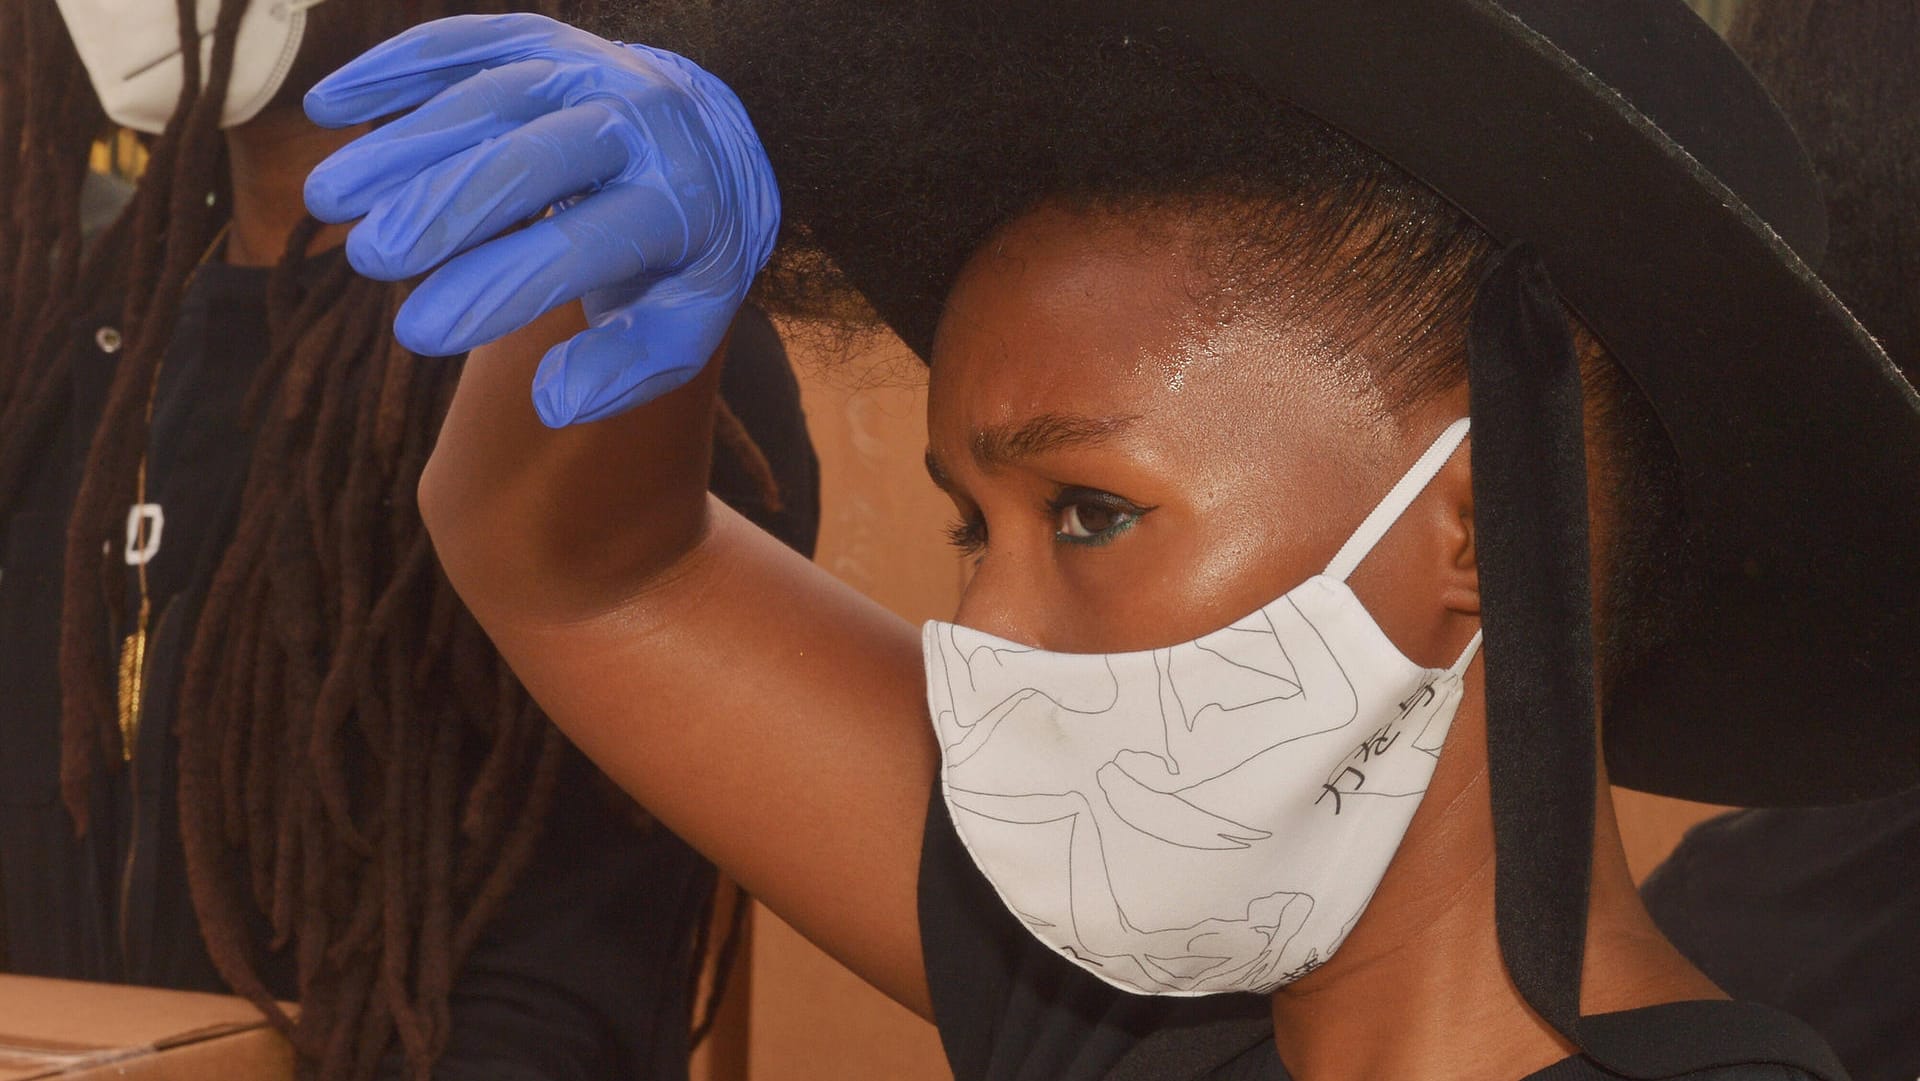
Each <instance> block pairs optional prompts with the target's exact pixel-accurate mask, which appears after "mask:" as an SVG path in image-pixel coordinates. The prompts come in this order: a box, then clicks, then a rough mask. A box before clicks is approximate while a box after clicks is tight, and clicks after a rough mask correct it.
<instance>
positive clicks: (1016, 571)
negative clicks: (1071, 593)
mask: <svg viewBox="0 0 1920 1081" xmlns="http://www.w3.org/2000/svg"><path fill="white" fill-rule="evenodd" d="M1040 570H1041V568H1039V567H1035V566H1033V563H1032V561H1031V560H1020V559H1017V558H1013V557H1011V556H1010V555H1006V554H1002V553H994V552H991V551H989V552H988V554H987V556H986V557H985V558H983V559H981V560H980V562H979V564H978V566H976V567H975V569H974V572H973V576H972V577H971V578H970V579H969V580H968V581H967V585H966V588H965V589H964V590H962V591H961V593H960V607H959V609H958V610H957V611H956V612H955V613H954V617H953V621H954V622H955V623H958V624H960V625H961V626H962V627H971V628H973V629H974V630H977V631H984V632H986V633H987V634H991V635H994V636H995V637H999V638H1005V639H1006V640H1008V641H1010V642H1018V643H1020V644H1021V645H1026V646H1034V647H1037V648H1042V649H1044V648H1047V642H1046V623H1047V621H1046V618H1045V613H1046V611H1047V591H1046V588H1045V586H1044V584H1043V583H1042V582H1041V580H1040V578H1041V575H1040Z"/></svg>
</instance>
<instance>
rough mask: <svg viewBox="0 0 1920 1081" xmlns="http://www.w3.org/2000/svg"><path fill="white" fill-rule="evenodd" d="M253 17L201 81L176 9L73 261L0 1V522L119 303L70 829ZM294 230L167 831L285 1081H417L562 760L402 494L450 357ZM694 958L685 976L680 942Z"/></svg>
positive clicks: (77, 672) (35, 95) (88, 495)
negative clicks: (133, 529)
mask: <svg viewBox="0 0 1920 1081" xmlns="http://www.w3.org/2000/svg"><path fill="white" fill-rule="evenodd" d="M247 2H248V0H223V2H222V4H221V6H220V10H219V14H218V16H217V20H216V22H215V25H214V27H213V30H212V43H213V44H212V52H211V56H210V59H209V61H208V63H207V64H206V65H205V68H204V70H203V69H202V65H201V50H200V49H199V48H198V47H197V38H198V33H197V29H198V28H197V27H196V26H195V6H196V5H195V3H194V0H176V6H177V9H178V11H179V16H180V25H181V27H182V29H181V43H182V52H181V56H182V59H183V63H184V66H185V78H184V86H183V90H182V94H181V98H180V105H179V107H178V108H177V109H176V110H175V113H174V116H173V119H172V120H171V122H170V123H169V124H168V126H167V128H166V130H165V131H164V132H163V133H162V134H161V135H160V136H159V137H158V138H157V139H155V140H154V141H153V142H152V143H151V146H150V156H149V161H148V166H147V169H146V171H145V174H144V176H143V177H142V180H141V183H140V185H139V189H138V192H137V194H136V196H135V198H134V201H133V203H132V204H131V205H130V206H129V208H128V209H127V211H126V212H125V213H124V214H122V215H121V217H120V218H119V219H118V220H117V221H116V222H115V223H114V225H113V226H112V227H110V228H109V230H108V231H107V233H106V234H105V235H104V236H103V237H102V238H100V239H99V240H98V241H97V242H96V243H95V244H94V246H93V247H92V248H91V250H89V251H87V252H85V253H84V256H83V251H82V244H81V228H80V214H79V193H80V190H81V181H82V179H83V177H84V175H85V171H86V169H87V159H88V151H89V148H90V145H91V143H92V141H93V139H94V138H95V137H96V136H97V135H99V134H100V133H102V131H103V130H105V128H106V118H105V116H104V115H103V114H102V112H101V109H100V106H99V104H98V102H97V100H96V99H95V97H94V95H93V93H92V90H91V87H90V86H89V84H88V82H87V78H86V74H85V71H84V69H83V68H82V67H81V65H80V64H79V61H78V57H77V55H76V54H75V52H74V49H73V47H72V45H71V43H70V41H69V39H68V37H67V35H66V32H65V28H64V25H63V23H62V21H61V20H60V17H59V14H58V11H57V9H56V8H55V6H54V3H53V0H24V2H16V3H9V4H4V5H0V284H3V285H4V288H5V294H4V303H0V326H3V327H4V332H5V337H4V339H0V340H4V341H5V342H6V343H8V345H9V346H12V347H13V348H10V349H7V350H4V351H0V516H4V515H5V514H6V513H8V511H9V509H10V508H11V507H13V506H15V505H17V502H18V500H19V499H20V497H21V495H22V491H23V489H24V487H25V485H26V482H27V475H28V472H29V464H30V463H31V462H32V461H33V460H34V458H35V456H36V454H37V453H40V452H43V451H44V448H45V446H46V444H47V442H48V440H49V439H50V437H51V435H52V433H53V432H55V431H56V430H57V427H58V423H59V420H60V417H61V415H62V406H63V405H64V401H63V394H64V388H65V387H66V385H67V379H68V374H69V367H68V366H69V364H70V351H69V349H68V342H67V340H66V339H67V331H68V329H69V328H70V325H71V324H72V323H73V321H74V320H75V319H76V318H78V317H79V316H80V315H81V314H82V308H81V306H82V305H83V304H87V303H89V302H90V300H91V298H94V297H96V296H98V295H100V294H101V293H102V292H103V291H106V290H119V291H121V292H122V293H123V295H124V296H125V297H126V302H125V303H126V306H125V310H124V313H123V322H122V326H123V328H124V331H123V338H124V341H125V342H126V346H125V348H124V350H123V352H122V354H121V357H120V360H119V363H118V365H117V367H116V370H115V373H114V377H113V380H112V385H111V389H110V391H109V393H108V397H107V402H106V406H105V411H104V413H103V415H102V417H101V419H100V422H99V426H98V428H97V429H96V431H95V432H94V434H93V438H92V441H91V444H90V447H89V449H88V452H87V458H86V465H85V472H84V476H83V479H82V482H81V487H80V491H79V494H78V497H77V499H76V502H75V506H74V510H73V515H72V519H71V523H70V526H69V532H68V536H67V546H66V579H65V584H64V596H63V612H62V625H61V650H60V678H61V687H62V717H61V735H62V746H61V790H62V794H63V797H64V799H65V802H66V804H67V807H68V809H69V810H70V812H71V813H72V815H73V818H74V821H75V824H76V827H77V828H78V829H80V830H81V831H83V832H84V831H85V830H86V829H87V828H88V825H89V823H88V821H87V818H88V804H89V786H90V783H91V781H92V779H93V778H94V777H95V776H96V775H99V774H101V773H102V772H103V771H105V770H107V769H110V768H114V767H115V766H117V764H118V763H119V762H120V760H121V739H122V737H121V733H120V729H119V726H118V724H117V723H116V702H115V696H114V686H115V679H114V674H115V673H114V668H113V661H112V658H111V654H110V652H109V651H108V650H107V648H106V646H105V643H106V640H107V638H108V637H109V633H108V628H110V627H113V626H115V625H118V624H120V623H121V622H123V618H124V616H125V614H126V613H125V612H124V611H123V608H124V607H125V593H124V589H125V584H124V578H123V574H124V567H122V566H120V564H121V563H122V560H121V559H120V558H119V557H120V552H119V550H118V541H117V539H116V538H115V527H116V525H117V524H118V523H119V521H120V519H121V517H122V516H123V515H124V514H125V509H126V507H127V506H128V505H129V504H130V503H131V502H132V500H133V498H134V494H135V484H136V480H135V478H136V473H137V470H138V463H139V461H140V459H141V455H142V453H143V450H144V447H145V443H146V440H147V428H146V426H145V425H144V424H143V423H142V422H141V421H142V417H143V411H144V409H145V406H146V403H147V401H148V400H149V396H150V394H151V393H152V389H153V386H154V379H155V375H156V373H157V371H158V366H159V363H160V359H161V357H162V355H163V354H164V352H165V350H166V349H167V347H168V343H169V339H170V337H171V335H172V332H173V327H174V323H175V320H176V318H177V317H178V314H179V312H180V307H181V302H182V298H183V295H184V294H185V292H186V289H187V285H188V282H189V279H190V276H191V274H192V272H193V270H194V268H195V266H196V265H197V263H198V262H199V261H200V258H201V256H202V255H203V253H205V252H206V251H207V250H208V248H209V246H210V245H211V244H212V243H213V242H214V240H215V238H216V236H217V235H218V232H219V230H220V229H221V227H222V225H223V224H224V222H225V220H226V217H227V214H228V205H229V199H228V192H227V191H225V190H224V187H225V184H226V183H227V173H226V168H225V158H224V154H225V143H224V140H223V138H222V136H221V134H220V130H219V119H220V113H221V103H222V102H223V101H224V99H225V96H226V87H227V82H228V77H229V74H230V72H231V70H232V64H233V53H234V48H235V41H236V38H237V33H238V26H239V21H240V16H241V14H242V12H243V11H244V9H245V5H246V3H247ZM336 3H358V4H361V5H363V6H365V7H367V8H368V10H367V11H365V12H363V13H360V14H362V15H364V16H365V17H364V18H359V16H358V15H356V16H353V17H354V18H358V19H359V21H360V24H361V25H374V26H379V25H388V24H391V22H392V18H391V17H392V14H393V12H392V11H391V10H390V5H387V6H385V7H381V8H380V9H379V10H376V6H377V5H378V0H336ZM509 6H527V5H524V4H520V5H516V4H512V3H511V2H510V0H497V2H495V0H488V2H485V3H474V2H472V0H429V2H427V3H424V4H422V5H421V7H422V8H425V9H429V10H423V11H420V12H419V13H418V14H419V17H420V18H423V19H424V18H431V17H436V16H438V15H442V14H448V13H451V12H452V11H453V10H459V11H472V10H475V9H476V8H488V7H492V8H505V7H509ZM538 6H539V7H540V8H542V9H543V10H545V11H546V12H547V13H549V14H554V13H556V12H554V11H553V10H552V9H554V8H556V7H558V6H559V0H539V3H538ZM316 229H317V223H314V222H311V221H309V222H308V223H307V224H306V225H305V226H303V227H302V228H301V229H299V230H296V232H295V234H294V235H293V236H292V237H291V238H290V239H289V242H288V244H287V247H286V251H285V254H284V255H283V256H282V258H281V259H280V261H279V263H278V264H277V265H276V266H275V268H274V269H273V271H272V274H271V276H270V279H269V285H268V331H269V342H270V343H271V344H270V353H269V356H268V358H267V360H266V362H265V363H264V365H263V366H262V367H261V369H260V375H259V376H258V378H257V381H256V383H255V385H254V386H253V387H252V388H251V390H250V393H249V395H248V397H247V401H246V406H245V409H246V419H247V421H248V423H249V424H250V426H251V428H252V430H253V432H254V447H253V453H252V458H251V461H250V463H249V471H248V474H247V477H246V481H245V487H244V494H243V495H242V497H241V500H240V504H239V510H238V514H237V520H236V525H235V529H234V533H233V535H232V537H231V540H230V541H229V542H228V544H227V547H226V549H225V552H224V554H223V556H222V557H221V559H220V561H219V564H218V568H217V570H216V572H215V575H214V578H213V581H212V584H211V586H210V588H209V590H208V593H207V596H206V598H205V601H204V605H203V608H202V610H201V613H200V617H199V623H198V626H197V628H196V631H195V635H194V638H193V641H192V645H191V647H190V649H189V651H188V653H187V657H186V671H185V674H184V681H183V685H182V690H181V700H180V703H179V707H180V708H179V711H178V715H179V723H178V736H179V741H180V761H179V778H180V780H179V784H180V791H179V806H180V830H181V836H182V841H183V846H184V850H185V855H186V860H187V869H188V878H189V886H190V889H191V892H192V897H193V904H194V908H195V910H196V913H197V915H198V918H199V922H200V929H201V933H202V937H203V938H204V940H205V943H206V946H207V950H208V953H209V955H210V957H211V959H212V961H213V963H214V965H215V967H216V968H217V970H218V971H219V973H220V974H221V976H222V978H224V979H225V980H226V981H227V982H228V984H229V985H230V986H231V987H232V988H233V989H234V990H235V991H236V992H238V993H240V994H243V995H245V996H247V997H248V998H250V999H252V1000H253V1001H254V1002H255V1003H257V1004H258V1005H259V1007H260V1009H261V1010H262V1011H263V1012H264V1013H266V1014H267V1016H268V1017H269V1018H270V1019H272V1020H273V1021H274V1023H275V1024H276V1025H277V1026H278V1027H280V1028H281V1029H282V1030H283V1031H285V1032H286V1033H287V1034H288V1036H289V1037H291V1039H292V1041H293V1043H294V1046H295V1049H296V1051H297V1052H298V1053H299V1056H300V1059H301V1062H302V1066H303V1072H304V1073H305V1074H307V1075H308V1076H312V1077H317V1078H320V1079H324V1081H334V1079H350V1078H352V1079H357V1078H365V1077H368V1076H370V1074H371V1073H372V1072H373V1070H374V1068H375V1066H376V1064H377V1063H378V1061H379V1060H380V1058H381V1056H382V1055H383V1053H384V1052H385V1050H386V1049H387V1048H388V1046H389V1045H390V1044H392V1043H393V1042H394V1041H395V1040H396V1039H397V1041H398V1044H399V1047H400V1048H401V1049H402V1050H403V1052H404V1054H405V1057H406V1059H407V1061H408V1064H409V1067H410V1071H411V1073H412V1074H413V1075H414V1076H415V1077H418V1078H421V1079H425V1078H426V1077H427V1076H428V1075H429V1073H430V1071H431V1068H432V1065H433V1063H434V1062H435V1061H436V1059H437V1057H438V1056H439V1054H440V1052H441V1051H442V1049H443V1047H444V1046H445V1043H446V1040H447V1036H448V1032H449V1027H450V1025H449V1017H448V995H449V992H450V989H451V986H452V982H453V978H454V974H455V973H456V972H457V971H458V970H459V968H460V965H461V962H462V960H463V958H464V957H465V956H466V954H467V952H468V950H469V948H470V947H472V945H473V944H474V942H475V940H476V938H477V937H478V935H479V932H480V931H481V929H482V928H483V927H485V926H486V924H487V923H488V921H489V920H490V918H491V917H492V916H493V915H494V914H495V913H496V912H497V911H498V909H499V907H500V904H501V902H502V901H503V899H504V898H505V896H506V894H507V892H508V890H509V889H510V888H511V887H512V886H513V884H514V883H515V882H516V880H517V878H518V877H519V875H520V873H521V872H522V870H523V869H524V868H525V867H526V865H527V863H528V862H529V860H530V858H531V857H532V855H533V852H534V849H535V846H536V845H537V843H538V841H539V838H540V836H541V834H542V830H543V826H544V822H545V816H546V812H547V810H548V807H549V804H550V802H551V799H552V796H553V792H554V788H555V784H556V779H557V777H558V774H559V770H560V767H561V764H562V761H563V757H564V755H565V754H566V753H568V749H567V746H566V744H565V743H564V741H563V740H562V738H561V737H560V736H559V734H558V733H557V732H556V730H555V729H554V728H553V727H552V726H551V725H550V724H548V723H547V721H546V720H545V718H544V717H543V716H542V715H541V714H540V712H539V711H538V709H537V708H536V707H535V706H534V704H533V703H532V702H531V700H530V699H529V698H528V697H527V695H526V693H525V691H524V690H522V689H521V687H520V686H519V684H518V682H517V681H515V679H514V678H513V676H512V674H511V673H510V672H509V671H508V670H507V668H506V666H505V665H504V664H503V663H502V662H501V661H500V660H499V658H498V656H497V655H496V654H495V653H494V651H493V649H492V647H491V646H490V645H489V643H488V642H487V640H486V638H485V636H484V635H483V634H482V632H481V631H480V629H479V627H478V626H477V625H476V624H475V623H474V622H473V620H472V619H471V618H470V617H469V616H468V614H467V613H466V611H465V609H464V608H463V607H462V606H461V604H460V602H459V601H458V599H457V598H456V597H455V596H454V594H453V592H452V590H451V588H450V587H449V586H448V585H447V583H446V582H445V580H444V578H443V577H442V576H441V575H440V573H439V571H438V567H437V565H436V563H435V561H434V559H433V555H432V551H431V548H430V545H429V542H428V539H427V536H426V532H425V530H424V529H423V527H422V526H421V523H420V519H419V515H418V511H417V509H416V507H415V505H414V489H415V486H416V484H417V482H418V480H419V477H420V471H421V468H422V466H423V465H424V463H425V461H426V458H427V455H428V452H429V451H430V450H431V448H432V445H433V439H434V433H435V432H437V430H438V427H439V423H440V420H441V417H442V416H443V414H444V412H445V410H446V407H447V404H448V401H449V399H450V398H451V395H452V392H453V388H454V383H455V381H456V380H457V378H458V372H459V365H458V364H457V363H454V362H446V361H426V362H418V361H416V358H414V357H413V356H411V355H410V354H408V353H407V351H406V350H405V349H403V348H401V347H400V346H399V345H397V344H396V343H395V342H394V341H393V339H392V337H391V333H390V331H389V329H388V328H390V327H391V325H392V320H393V315H394V313H395V310H396V308H397V306H398V303H399V301H400V299H401V298H402V290H401V289H400V288H397V287H394V286H390V285H386V284H383V283H379V282H374V281H369V280H366V279H363V278H360V277H357V276H355V275H353V274H352V273H351V272H350V271H349V270H348V269H347V268H346V266H345V264H344V262H343V261H341V262H336V263H334V264H332V267H331V269H329V270H327V271H325V272H324V273H323V274H320V275H319V276H318V277H317V278H316V277H315V276H314V275H313V274H312V273H311V272H307V273H303V272H302V264H303V262H304V255H305V253H306V249H307V246H308V243H309V242H310V241H311V240H312V238H313V236H314V232H315V230H316ZM722 414H723V415H722V417H721V424H720V426H719V433H720V434H719V436H718V441H719V443H720V444H721V449H722V450H723V451H724V452H726V453H727V454H728V455H729V456H730V457H731V458H732V459H733V461H734V463H735V464H736V465H737V466H739V467H742V468H743V469H744V470H745V472H746V473H747V475H749V476H751V477H753V478H755V479H756V480H757V481H758V486H759V488H760V490H761V494H762V498H763V499H764V500H765V501H766V502H767V503H768V504H769V505H771V504H773V503H774V502H776V501H777V492H776V491H775V489H774V483H773V479H772V475H771V472H770V470H769V468H768V465H767V463H766V461H765V459H764V458H762V457H761V455H760V453H759V451H758V449H757V448H756V447H755V446H754V445H753V442H752V440H751V438H749V437H748V436H747V435H746V433H745V430H744V429H743V428H742V427H741V426H740V425H739V422H738V421H737V420H735V419H734V418H733V417H732V415H731V414H730V413H728V412H726V411H725V409H724V407H722ZM103 541H108V542H109V543H108V544H106V545H104V546H103V544H102V542H103ZM262 918H264V920H265V922H266V923H267V924H268V925H269V926H270V927H271V928H272V935H273V939H272V946H273V948H274V949H275V950H278V949H280V948H281V947H283V946H288V945H291V946H292V948H293V951H294V956H295V960H296V970H297V979H298V992H299V1000H300V1005H301V1010H300V1013H299V1016H298V1018H297V1019H295V1018H292V1017H289V1016H288V1015H287V1014H286V1013H285V1012H284V1011H283V1010H281V1008H280V1007H279V1006H278V1005H277V1003H276V1002H275V1001H274V998H273V995H272V994H271V993H270V992H269V990H268V989H267V987H266V985H265V983H264V982H263V980H262V978H261V977H260V975H259V972H258V970H257V968H256V961H257V958H255V957H254V956H253V952H254V951H253V947H252V945H251V943H252V935H251V933H250V929H251V928H252V927H253V926H255V924H256V921H259V920H261V919H262ZM703 941H704V938H703ZM687 952H688V954H689V957H688V963H689V966H690V969H692V970H694V971H692V972H691V974H690V976H689V978H690V979H694V978H697V968H698V965H699V964H700V957H699V954H700V953H701V952H703V951H702V949H701V948H700V947H699V946H695V947H694V948H693V949H690V950H689V951H687Z"/></svg>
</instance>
